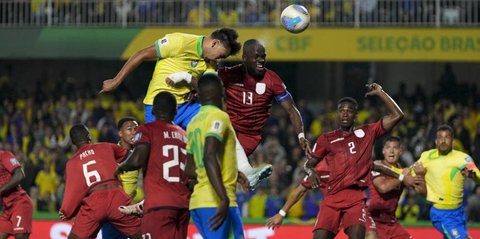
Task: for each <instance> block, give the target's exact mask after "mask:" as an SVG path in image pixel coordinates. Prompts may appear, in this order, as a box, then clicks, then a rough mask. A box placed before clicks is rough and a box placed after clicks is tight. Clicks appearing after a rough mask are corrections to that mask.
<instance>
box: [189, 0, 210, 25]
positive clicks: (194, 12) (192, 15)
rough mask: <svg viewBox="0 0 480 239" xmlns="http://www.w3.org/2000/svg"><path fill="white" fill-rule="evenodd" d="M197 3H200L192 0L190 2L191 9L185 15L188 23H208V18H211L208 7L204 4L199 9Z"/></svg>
mask: <svg viewBox="0 0 480 239" xmlns="http://www.w3.org/2000/svg"><path fill="white" fill-rule="evenodd" d="M199 5H200V3H199V1H194V2H193V3H192V4H191V9H190V10H189V12H188V15H187V22H188V24H189V25H192V26H204V25H208V24H209V23H210V20H211V12H210V9H208V8H206V7H205V6H203V8H201V9H200V6H199Z"/></svg>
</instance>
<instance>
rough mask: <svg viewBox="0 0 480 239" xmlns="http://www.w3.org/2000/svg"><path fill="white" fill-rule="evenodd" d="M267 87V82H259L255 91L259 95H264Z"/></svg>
mask: <svg viewBox="0 0 480 239" xmlns="http://www.w3.org/2000/svg"><path fill="white" fill-rule="evenodd" d="M266 89H267V85H266V84H265V83H257V85H256V86H255V92H257V94H259V95H263V93H265V90H266Z"/></svg>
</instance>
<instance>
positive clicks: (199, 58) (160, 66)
mask: <svg viewBox="0 0 480 239" xmlns="http://www.w3.org/2000/svg"><path fill="white" fill-rule="evenodd" d="M203 39H204V36H198V35H192V34H185V33H172V34H167V35H165V36H164V37H163V38H161V39H158V40H157V41H155V48H156V51H157V57H158V60H157V64H156V65H155V70H154V71H153V75H152V80H151V81H150V84H149V85H148V90H147V94H146V96H145V99H144V100H143V103H144V104H146V105H153V98H154V97H155V96H156V95H157V94H158V93H159V92H161V91H168V92H170V93H172V94H173V95H174V96H175V98H176V99H177V104H182V103H184V102H185V96H186V95H187V94H188V93H190V91H191V90H192V86H191V85H190V84H188V83H187V82H180V83H178V84H176V85H175V86H169V85H168V84H167V83H166V82H165V79H166V78H167V77H168V76H169V75H170V74H172V73H175V72H188V73H190V74H191V75H192V76H193V77H195V78H197V79H199V78H200V77H201V76H202V75H203V74H204V73H206V72H215V67H214V66H213V65H212V64H209V63H207V62H205V60H204V58H203V48H202V44H203Z"/></svg>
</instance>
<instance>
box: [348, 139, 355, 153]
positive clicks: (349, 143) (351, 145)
mask: <svg viewBox="0 0 480 239" xmlns="http://www.w3.org/2000/svg"><path fill="white" fill-rule="evenodd" d="M348 147H350V153H351V154H355V153H356V152H357V151H356V150H355V143H354V142H348Z"/></svg>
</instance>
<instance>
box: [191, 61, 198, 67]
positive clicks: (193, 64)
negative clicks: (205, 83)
mask: <svg viewBox="0 0 480 239" xmlns="http://www.w3.org/2000/svg"><path fill="white" fill-rule="evenodd" d="M190 65H191V66H192V67H197V65H198V61H197V60H194V61H192V62H190Z"/></svg>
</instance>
